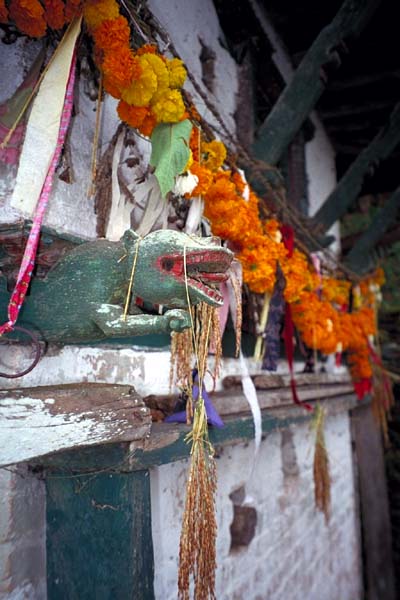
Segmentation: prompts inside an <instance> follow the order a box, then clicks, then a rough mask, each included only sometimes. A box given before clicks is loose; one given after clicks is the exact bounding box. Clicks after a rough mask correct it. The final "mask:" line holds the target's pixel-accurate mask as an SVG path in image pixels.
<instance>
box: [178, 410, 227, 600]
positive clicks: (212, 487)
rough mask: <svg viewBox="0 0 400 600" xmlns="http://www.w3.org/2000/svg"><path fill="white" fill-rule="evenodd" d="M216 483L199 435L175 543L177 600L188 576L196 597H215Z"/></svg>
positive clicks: (185, 592) (185, 593)
mask: <svg viewBox="0 0 400 600" xmlns="http://www.w3.org/2000/svg"><path fill="white" fill-rule="evenodd" d="M196 412H197V411H196ZM195 421H196V415H195ZM205 421H206V420H205ZM216 486H217V482H216V468H215V459H214V456H213V450H212V447H211V445H210V444H209V442H208V441H207V440H205V439H203V437H202V436H201V435H200V436H199V437H198V438H197V439H193V447H192V455H191V463H190V469H189V479H188V483H187V488H186V502H185V511H184V515H183V523H182V531H181V539H180V545H179V577H178V590H179V592H178V597H179V598H180V600H189V598H190V595H189V592H190V581H191V578H193V583H194V598H195V599H196V600H214V599H215V570H216V566H217V564H216V538H217V523H216V517H215V492H216Z"/></svg>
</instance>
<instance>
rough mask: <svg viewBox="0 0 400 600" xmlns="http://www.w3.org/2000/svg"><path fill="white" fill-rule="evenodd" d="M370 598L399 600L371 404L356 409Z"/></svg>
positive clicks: (367, 596) (379, 445)
mask: <svg viewBox="0 0 400 600" xmlns="http://www.w3.org/2000/svg"><path fill="white" fill-rule="evenodd" d="M352 429H353V438H354V444H355V457H356V463H357V468H356V472H357V474H358V485H359V495H360V514H361V524H362V543H363V556H364V569H365V571H364V575H365V576H364V581H365V586H366V590H365V599H366V600H383V599H384V600H395V591H394V573H393V562H392V538H391V527H390V517H389V505H388V497H387V488H386V477H385V464H384V459H383V451H382V439H381V432H380V430H379V426H378V425H377V423H376V422H375V420H374V417H373V415H372V411H371V405H370V404H362V405H360V406H359V407H357V408H356V409H354V410H353V411H352Z"/></svg>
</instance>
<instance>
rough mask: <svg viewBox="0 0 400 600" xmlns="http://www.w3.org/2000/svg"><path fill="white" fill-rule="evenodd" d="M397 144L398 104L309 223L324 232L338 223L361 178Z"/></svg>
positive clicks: (399, 128) (356, 193) (399, 133)
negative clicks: (311, 222)
mask: <svg viewBox="0 0 400 600" xmlns="http://www.w3.org/2000/svg"><path fill="white" fill-rule="evenodd" d="M399 142H400V104H397V105H396V107H395V108H394V110H393V112H392V114H391V115H390V118H389V121H388V123H387V125H386V126H385V127H384V128H383V129H381V131H380V132H379V133H378V135H376V136H375V137H374V139H373V140H372V142H371V143H370V145H369V146H367V147H366V148H365V149H364V150H363V151H362V152H361V153H360V154H359V156H358V157H357V158H356V160H355V161H354V162H353V164H352V165H351V166H350V168H349V169H348V171H347V172H346V173H345V175H344V176H343V177H342V178H341V180H340V181H339V183H338V184H337V186H336V188H335V189H334V190H333V192H332V193H331V194H330V195H329V196H328V198H327V199H326V200H325V202H324V203H323V205H322V206H321V207H320V208H319V209H318V210H317V212H316V213H315V215H314V217H313V219H312V220H313V222H314V223H315V224H316V226H317V227H318V230H319V232H321V233H324V232H326V231H327V230H328V229H329V228H330V227H331V226H332V225H333V224H334V223H335V222H336V221H338V220H339V219H340V218H341V217H342V216H343V215H344V214H345V212H346V211H347V209H348V208H349V207H350V206H351V204H352V203H353V202H354V200H355V199H356V198H357V197H358V196H359V194H360V191H361V187H362V184H363V181H364V177H365V176H366V175H367V173H368V172H369V171H370V169H371V167H373V166H375V165H376V164H377V163H379V162H380V161H382V160H383V159H385V158H387V157H388V156H390V154H391V153H392V152H393V150H394V149H395V148H396V146H397V144H398V143H399Z"/></svg>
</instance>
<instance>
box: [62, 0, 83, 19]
mask: <svg viewBox="0 0 400 600" xmlns="http://www.w3.org/2000/svg"><path fill="white" fill-rule="evenodd" d="M82 5H83V0H67V1H66V3H65V20H66V21H67V23H69V22H70V21H72V19H73V18H74V17H76V16H77V15H79V14H81V12H82Z"/></svg>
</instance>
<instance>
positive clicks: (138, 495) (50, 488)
mask: <svg viewBox="0 0 400 600" xmlns="http://www.w3.org/2000/svg"><path fill="white" fill-rule="evenodd" d="M66 466H67V465H66ZM46 488H47V594H48V600H63V599H65V600H72V599H75V598H76V599H77V600H78V599H79V600H152V599H153V598H154V591H153V576H154V564H153V543H152V534H151V514H150V475H149V471H148V470H142V471H135V472H128V473H118V472H103V473H102V472H99V473H97V474H88V475H76V474H74V475H71V473H70V472H68V471H67V470H65V471H64V473H62V472H59V471H58V472H57V474H53V475H49V476H48V478H47V480H46Z"/></svg>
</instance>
